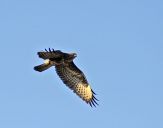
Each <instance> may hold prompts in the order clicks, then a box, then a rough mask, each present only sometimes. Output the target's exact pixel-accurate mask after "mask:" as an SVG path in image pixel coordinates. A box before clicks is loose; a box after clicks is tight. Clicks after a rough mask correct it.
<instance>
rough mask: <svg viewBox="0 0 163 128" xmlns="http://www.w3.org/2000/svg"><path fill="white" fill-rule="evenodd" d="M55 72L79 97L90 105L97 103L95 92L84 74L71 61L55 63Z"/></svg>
mask: <svg viewBox="0 0 163 128" xmlns="http://www.w3.org/2000/svg"><path fill="white" fill-rule="evenodd" d="M55 67H56V72H57V74H58V75H59V77H60V78H61V80H62V81H63V82H64V84H66V85H67V86H68V87H69V88H70V89H72V90H73V91H74V92H75V93H76V94H77V95H78V96H79V97H80V98H82V99H83V100H84V101H85V102H86V103H88V104H90V106H92V105H93V106H96V105H98V104H97V102H96V101H98V100H97V99H96V98H95V96H94V95H95V93H94V92H93V91H92V89H91V88H90V85H89V84H88V82H87V80H86V77H85V75H84V74H83V72H82V71H81V70H80V69H78V68H77V66H76V65H75V64H74V63H73V62H71V63H68V64H61V65H56V66H55Z"/></svg>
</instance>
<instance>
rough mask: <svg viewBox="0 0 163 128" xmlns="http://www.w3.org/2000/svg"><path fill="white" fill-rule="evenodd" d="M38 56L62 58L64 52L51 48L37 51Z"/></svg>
mask: <svg viewBox="0 0 163 128" xmlns="http://www.w3.org/2000/svg"><path fill="white" fill-rule="evenodd" d="M37 54H38V56H39V57H40V58H42V59H52V58H54V59H55V58H60V57H61V56H62V55H63V53H62V52H61V51H60V50H54V49H52V50H51V49H50V48H49V50H46V49H45V51H41V52H38V53H37Z"/></svg>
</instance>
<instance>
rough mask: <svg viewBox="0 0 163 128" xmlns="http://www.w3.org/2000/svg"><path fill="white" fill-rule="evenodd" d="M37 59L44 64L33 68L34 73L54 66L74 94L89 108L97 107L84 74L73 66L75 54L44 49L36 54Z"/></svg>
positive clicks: (95, 99) (96, 100)
mask: <svg viewBox="0 0 163 128" xmlns="http://www.w3.org/2000/svg"><path fill="white" fill-rule="evenodd" d="M37 54H38V56H39V58H42V59H44V63H43V64H41V65H38V66H35V67H34V70H35V71H38V72H42V71H45V70H47V69H49V68H50V67H52V66H54V67H55V70H56V73H57V74H58V76H59V77H60V79H61V80H62V81H63V83H64V84H65V85H66V86H68V87H69V88H70V89H71V90H73V92H74V93H76V94H77V95H78V96H79V97H80V98H81V99H82V100H83V101H85V102H86V103H87V104H89V105H90V106H91V107H93V106H94V107H96V106H97V105H99V104H98V103H97V102H98V101H99V100H98V99H97V98H96V97H95V95H96V93H95V92H94V91H93V90H92V89H91V86H90V85H89V83H88V81H87V79H86V76H85V75H84V73H83V72H82V71H81V70H80V69H79V68H78V67H77V66H76V65H75V64H74V62H73V60H74V59H75V58H76V57H77V54H76V53H65V52H62V51H61V50H54V49H50V48H49V49H48V50H47V49H45V51H40V52H37Z"/></svg>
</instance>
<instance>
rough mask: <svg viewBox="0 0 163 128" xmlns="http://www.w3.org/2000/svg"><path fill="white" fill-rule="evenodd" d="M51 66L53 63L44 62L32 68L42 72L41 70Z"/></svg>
mask: <svg viewBox="0 0 163 128" xmlns="http://www.w3.org/2000/svg"><path fill="white" fill-rule="evenodd" d="M51 66H53V65H51V64H45V63H44V64H41V65H38V66H35V67H34V70H35V71H38V72H42V71H45V70H46V69H48V68H50V67H51Z"/></svg>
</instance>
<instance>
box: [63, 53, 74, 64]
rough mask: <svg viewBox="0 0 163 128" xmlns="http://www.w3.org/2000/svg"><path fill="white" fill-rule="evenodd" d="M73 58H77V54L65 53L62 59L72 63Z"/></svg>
mask: <svg viewBox="0 0 163 128" xmlns="http://www.w3.org/2000/svg"><path fill="white" fill-rule="evenodd" d="M75 57H77V54H76V53H67V54H65V57H64V58H65V60H67V61H69V62H71V61H73V59H74V58H75Z"/></svg>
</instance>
